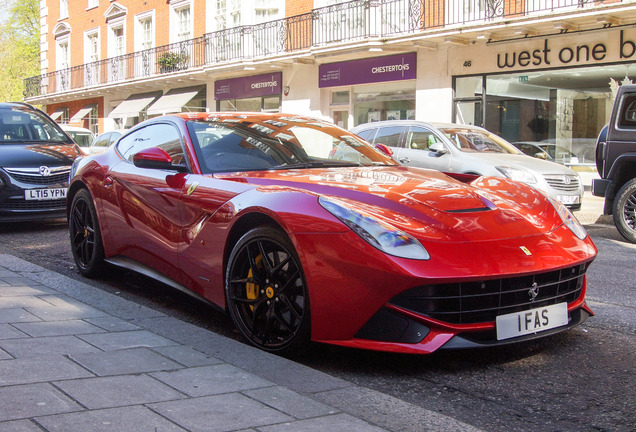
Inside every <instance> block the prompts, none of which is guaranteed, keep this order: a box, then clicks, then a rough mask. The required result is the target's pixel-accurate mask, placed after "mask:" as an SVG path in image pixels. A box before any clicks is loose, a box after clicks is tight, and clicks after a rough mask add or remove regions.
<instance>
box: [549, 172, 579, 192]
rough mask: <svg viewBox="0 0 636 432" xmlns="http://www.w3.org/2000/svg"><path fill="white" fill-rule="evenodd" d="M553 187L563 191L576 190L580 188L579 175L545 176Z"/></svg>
mask: <svg viewBox="0 0 636 432" xmlns="http://www.w3.org/2000/svg"><path fill="white" fill-rule="evenodd" d="M544 178H545V180H546V181H547V182H548V184H549V185H550V187H551V188H552V189H555V190H558V191H563V192H576V191H578V190H579V177H578V176H576V175H556V174H550V175H545V176H544Z"/></svg>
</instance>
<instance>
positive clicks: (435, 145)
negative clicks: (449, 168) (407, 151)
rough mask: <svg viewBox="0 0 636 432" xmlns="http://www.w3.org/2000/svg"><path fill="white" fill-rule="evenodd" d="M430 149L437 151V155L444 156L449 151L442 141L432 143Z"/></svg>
mask: <svg viewBox="0 0 636 432" xmlns="http://www.w3.org/2000/svg"><path fill="white" fill-rule="evenodd" d="M428 149H429V151H431V152H433V153H435V155H436V156H442V155H445V154H446V153H448V149H447V148H446V146H444V144H442V143H441V142H436V143H433V144H431V146H430V147H429V148H428Z"/></svg>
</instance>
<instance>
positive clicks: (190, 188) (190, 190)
mask: <svg viewBox="0 0 636 432" xmlns="http://www.w3.org/2000/svg"><path fill="white" fill-rule="evenodd" d="M197 187H199V183H198V182H194V183H192V184H191V185H190V187H189V188H188V192H187V194H188V196H190V195H192V194H193V193H194V191H195V190H196V189H197Z"/></svg>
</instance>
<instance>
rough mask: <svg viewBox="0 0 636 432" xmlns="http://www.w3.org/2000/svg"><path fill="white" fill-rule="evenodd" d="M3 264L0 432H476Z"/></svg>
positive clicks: (38, 270)
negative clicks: (43, 431)
mask: <svg viewBox="0 0 636 432" xmlns="http://www.w3.org/2000/svg"><path fill="white" fill-rule="evenodd" d="M89 283H90V281H89V280H87V283H83V282H78V281H75V280H73V279H70V278H67V277H65V276H62V275H60V274H57V273H54V272H52V271H49V270H46V269H44V268H42V267H39V266H37V265H34V264H31V263H28V262H25V261H23V260H20V259H18V258H16V257H14V256H11V255H0V430H1V431H3V432H29V431H33V432H36V431H39V432H41V431H42V430H45V431H60V432H75V431H77V432H92V431H126V432H127V431H135V432H137V431H139V432H141V431H149V432H162V431H206V432H208V431H245V432H247V431H261V432H274V431H290V432H303V431H317V432H318V431H319V432H323V431H334V432H336V431H337V432H339V431H361V432H367V431H369V432H379V431H401V432H402V431H418V432H420V431H453V432H456V431H477V429H476V428H473V427H472V426H470V425H467V424H464V423H461V422H459V421H456V420H454V419H453V418H450V417H447V416H444V415H441V414H439V413H435V412H432V411H429V410H426V409H422V408H420V407H417V406H413V405H410V404H408V403H406V402H403V401H401V400H399V399H396V398H393V397H390V396H387V395H385V394H382V393H380V392H376V391H374V390H370V389H368V388H364V387H359V386H355V385H354V384H352V383H349V382H347V381H343V380H341V379H338V378H334V377H332V376H330V375H326V374H324V373H321V372H318V371H315V370H313V369H310V368H308V367H305V366H303V365H300V364H298V363H295V362H293V361H290V360H287V359H284V358H281V357H278V356H274V355H271V354H268V353H266V352H263V351H260V350H258V349H256V348H252V347H250V346H247V345H245V344H243V343H241V342H238V341H234V340H231V339H228V338H225V337H223V336H219V335H217V334H215V333H212V332H209V331H207V330H204V329H201V328H198V327H196V326H193V325H191V324H187V323H185V322H181V321H179V320H177V319H175V318H171V317H169V316H167V315H165V314H162V313H160V312H157V311H154V310H152V309H149V308H147V307H144V306H140V305H138V304H136V303H133V302H129V301H127V300H124V299H122V298H120V297H118V296H116V295H113V294H109V293H106V292H104V291H102V290H100V289H97V288H94V287H92V286H90V285H89Z"/></svg>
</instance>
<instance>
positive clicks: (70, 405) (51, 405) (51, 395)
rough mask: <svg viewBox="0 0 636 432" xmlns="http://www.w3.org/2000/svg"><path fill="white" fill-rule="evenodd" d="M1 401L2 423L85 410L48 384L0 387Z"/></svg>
mask: <svg viewBox="0 0 636 432" xmlns="http://www.w3.org/2000/svg"><path fill="white" fill-rule="evenodd" d="M0 401H2V403H0V422H2V421H5V420H18V419H24V418H29V417H37V416H42V415H50V414H61V413H67V412H73V411H82V410H83V408H82V407H81V406H79V405H78V404H77V403H75V402H74V401H73V400H72V399H69V398H68V397H67V396H65V395H64V394H63V393H62V392H60V391H59V390H57V389H56V388H55V387H53V386H52V385H50V384H48V383H41V384H27V385H16V386H9V387H0ZM0 430H4V429H3V427H2V423H0Z"/></svg>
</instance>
